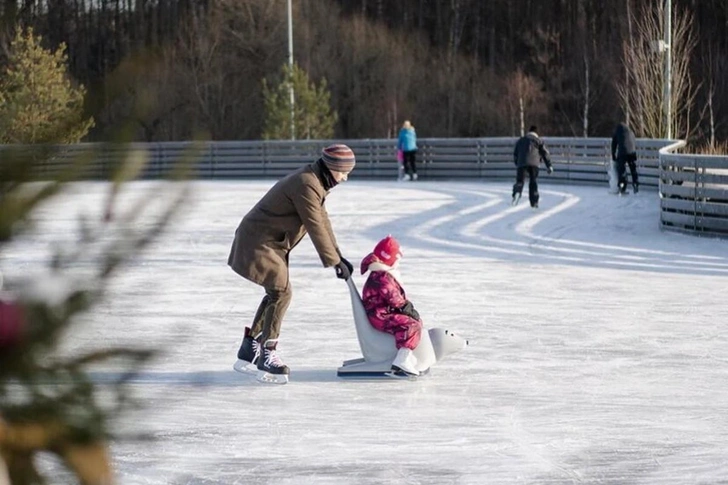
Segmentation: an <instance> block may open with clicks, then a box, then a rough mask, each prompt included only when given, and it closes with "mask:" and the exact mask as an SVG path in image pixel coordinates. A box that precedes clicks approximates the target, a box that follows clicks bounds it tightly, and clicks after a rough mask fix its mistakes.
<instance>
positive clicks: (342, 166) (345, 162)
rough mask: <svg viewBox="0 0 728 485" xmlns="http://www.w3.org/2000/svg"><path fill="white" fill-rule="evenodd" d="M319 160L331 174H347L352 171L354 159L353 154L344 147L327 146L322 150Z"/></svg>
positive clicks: (338, 145)
mask: <svg viewBox="0 0 728 485" xmlns="http://www.w3.org/2000/svg"><path fill="white" fill-rule="evenodd" d="M321 158H322V159H323V161H324V164H326V167H328V169H329V170H331V171H332V172H344V173H349V172H351V171H352V170H354V165H355V164H356V159H355V158H354V152H353V151H351V148H349V147H348V146H346V145H341V144H337V145H329V146H327V147H326V148H324V150H323V152H322V153H321Z"/></svg>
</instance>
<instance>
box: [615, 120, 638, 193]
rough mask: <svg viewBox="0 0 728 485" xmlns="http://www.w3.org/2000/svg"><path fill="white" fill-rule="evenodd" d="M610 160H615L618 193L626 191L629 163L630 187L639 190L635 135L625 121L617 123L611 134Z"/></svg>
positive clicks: (635, 190)
mask: <svg viewBox="0 0 728 485" xmlns="http://www.w3.org/2000/svg"><path fill="white" fill-rule="evenodd" d="M612 160H614V161H615V162H617V179H618V183H619V193H620V194H624V193H626V192H627V173H626V172H627V171H626V165H629V172H630V174H631V175H632V189H634V192H635V193H637V192H639V187H640V182H639V176H638V175H637V149H636V143H635V137H634V132H633V131H632V130H631V129H630V127H629V126H627V123H624V122H621V123H619V124H618V125H617V128H616V129H615V130H614V135H612Z"/></svg>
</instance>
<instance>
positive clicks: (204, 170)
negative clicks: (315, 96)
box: [0, 137, 668, 187]
mask: <svg viewBox="0 0 728 485" xmlns="http://www.w3.org/2000/svg"><path fill="white" fill-rule="evenodd" d="M515 141H516V139H515V138H425V139H420V140H418V145H419V152H418V155H417V160H418V163H417V170H418V173H419V175H420V178H421V179H422V180H427V179H464V178H465V179H512V178H513V177H514V176H515V169H514V166H513V146H514V144H515ZM544 141H545V143H546V146H547V148H548V150H549V152H550V153H551V158H552V160H553V162H554V168H555V172H554V174H553V175H551V176H550V177H549V179H548V180H549V181H554V182H561V183H596V184H607V183H608V181H609V178H608V175H607V170H606V167H607V165H608V162H609V160H610V159H611V153H610V149H611V139H609V138H556V137H553V138H552V137H546V138H544ZM335 142H340V143H346V144H348V145H349V146H350V147H351V148H352V149H353V150H354V152H355V154H356V158H357V165H356V170H355V171H354V173H353V174H352V179H357V178H368V179H386V178H389V179H394V178H396V176H397V168H398V162H397V160H396V149H395V148H396V140H394V139H358V140H309V141H306V140H301V141H217V142H206V143H204V144H202V150H201V152H200V153H199V157H198V161H197V164H196V176H197V177H199V178H231V179H232V178H266V177H270V178H280V177H282V176H283V175H285V174H287V173H288V172H290V171H291V170H292V169H294V168H297V167H299V166H301V165H303V164H305V163H310V162H311V161H313V160H315V159H316V158H318V156H319V155H320V153H321V149H322V148H323V147H325V146H326V145H328V144H330V143H335ZM667 144H668V142H667V141H666V140H654V139H640V140H638V142H637V147H638V171H639V174H640V180H641V184H642V185H643V186H647V187H649V186H652V187H657V186H658V183H659V180H660V176H659V153H658V151H659V149H660V148H662V147H664V146H666V145H667ZM192 146H193V143H192V142H164V143H133V144H131V145H107V144H88V143H85V144H83V143H82V144H77V145H68V146H65V147H62V148H60V151H59V152H58V153H57V154H56V156H54V157H52V158H51V159H50V161H49V162H48V163H47V165H46V166H45V174H47V175H53V174H54V173H58V172H59V171H60V170H61V169H62V168H63V167H64V166H67V164H68V163H69V162H70V161H71V160H73V159H76V158H78V156H80V155H85V156H87V157H88V158H89V159H90V160H91V163H90V166H89V170H88V176H89V177H93V178H104V177H107V176H108V174H109V173H111V171H112V170H113V168H114V166H116V165H117V164H118V163H119V162H120V160H121V157H122V156H123V154H124V153H125V150H126V149H128V148H130V147H131V148H135V149H144V150H146V151H147V152H148V154H149V157H150V161H149V164H148V166H147V169H146V171H145V173H144V177H147V178H153V177H160V176H163V175H164V174H165V173H166V172H167V171H168V170H169V169H170V168H171V167H172V166H173V165H174V163H175V162H176V161H177V160H179V159H180V158H181V157H182V156H183V155H184V154H185V151H186V150H189V149H190V148H191V147H192ZM1 153H2V151H1V150H0V154H1Z"/></svg>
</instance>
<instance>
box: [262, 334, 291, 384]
mask: <svg viewBox="0 0 728 485" xmlns="http://www.w3.org/2000/svg"><path fill="white" fill-rule="evenodd" d="M277 346H278V340H267V341H266V342H265V345H261V355H260V358H259V359H258V370H259V371H263V372H267V373H268V374H275V375H288V374H289V373H290V370H289V369H288V366H287V365H286V364H284V363H283V361H282V360H281V358H280V356H279V355H278V353H277V352H276V347H277Z"/></svg>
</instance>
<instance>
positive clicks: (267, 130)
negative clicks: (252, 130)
mask: <svg viewBox="0 0 728 485" xmlns="http://www.w3.org/2000/svg"><path fill="white" fill-rule="evenodd" d="M281 72H282V78H283V79H282V80H281V82H280V83H279V84H278V85H277V86H274V87H269V86H268V81H267V80H266V79H263V97H264V102H265V122H264V123H265V126H264V129H263V139H264V140H284V139H286V140H287V139H292V138H298V139H306V140H311V139H314V140H319V139H326V138H332V137H333V136H334V125H335V124H336V120H337V119H338V115H337V114H336V111H334V110H332V109H331V93H330V92H329V89H328V86H327V84H326V79H321V82H320V83H319V85H318V86H316V85H315V84H314V83H313V82H311V80H310V79H309V77H308V74H306V71H304V70H303V69H301V68H300V67H298V66H297V65H296V64H294V65H293V67H292V68H291V66H289V65H288V64H285V65H284V66H283V68H282V69H281ZM291 85H293V93H294V98H295V99H294V103H293V105H294V110H293V111H294V114H293V120H294V133H293V134H292V133H291V95H290V86H291Z"/></svg>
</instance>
